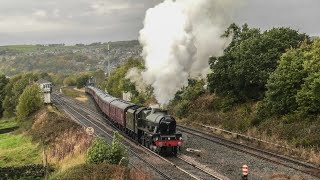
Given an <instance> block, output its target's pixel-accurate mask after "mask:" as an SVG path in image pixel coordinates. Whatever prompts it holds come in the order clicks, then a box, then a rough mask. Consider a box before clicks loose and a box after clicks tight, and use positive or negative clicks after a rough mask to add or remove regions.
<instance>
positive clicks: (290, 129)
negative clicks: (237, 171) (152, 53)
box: [169, 93, 320, 164]
mask: <svg viewBox="0 0 320 180" xmlns="http://www.w3.org/2000/svg"><path fill="white" fill-rule="evenodd" d="M225 101H226V100H225V99H224V98H221V97H217V96H215V95H211V94H208V93H204V94H202V95H200V96H199V97H198V98H195V99H194V100H193V101H188V103H187V104H186V105H185V106H184V105H183V104H181V103H183V102H184V101H179V102H178V103H176V104H173V105H171V106H170V108H169V109H171V113H172V114H174V115H176V116H179V117H180V118H179V121H180V123H181V124H186V125H188V126H189V125H192V126H195V127H197V128H200V126H197V124H198V123H200V124H205V125H210V126H213V127H217V128H222V129H225V130H229V131H232V132H235V133H241V134H244V135H248V136H251V137H255V138H259V139H261V140H265V141H268V142H272V143H275V144H279V145H282V146H285V147H287V148H285V149H280V151H281V152H282V153H284V154H287V155H291V156H294V157H297V158H299V159H304V160H307V161H310V162H313V163H317V164H320V154H319V151H318V149H317V147H318V146H319V145H320V142H319V137H320V132H319V131H318V129H320V122H319V121H309V120H308V119H303V118H301V119H296V120H293V118H295V117H288V116H279V117H270V118H268V119H265V120H264V121H263V122H262V123H261V124H259V125H255V124H254V122H255V121H256V119H257V116H258V110H259V104H260V103H261V102H247V103H242V104H238V105H233V106H230V108H227V109H226V106H225ZM182 113H183V114H182ZM216 133H218V132H216ZM219 133H221V132H219ZM227 138H230V137H229V136H228V137H227ZM261 147H263V148H268V149H270V150H277V151H278V150H279V149H278V147H276V146H269V145H265V144H261Z"/></svg>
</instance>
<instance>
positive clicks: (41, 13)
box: [32, 10, 47, 18]
mask: <svg viewBox="0 0 320 180" xmlns="http://www.w3.org/2000/svg"><path fill="white" fill-rule="evenodd" d="M32 15H33V16H36V17H39V18H45V17H47V11H45V10H36V11H34V12H33V14H32Z"/></svg>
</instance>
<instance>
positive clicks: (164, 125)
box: [85, 86, 183, 155]
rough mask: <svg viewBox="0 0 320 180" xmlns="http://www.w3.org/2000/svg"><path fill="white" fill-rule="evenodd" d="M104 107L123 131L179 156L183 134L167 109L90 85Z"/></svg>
mask: <svg viewBox="0 0 320 180" xmlns="http://www.w3.org/2000/svg"><path fill="white" fill-rule="evenodd" d="M85 92H86V93H87V94H89V95H91V96H92V97H93V99H94V100H95V102H96V104H97V105H98V106H99V108H100V110H101V111H102V112H103V113H104V114H105V115H106V116H107V117H108V118H109V119H110V120H111V121H112V123H114V124H115V125H116V126H117V127H118V128H119V129H120V130H121V131H123V132H125V133H126V134H128V135H129V136H130V137H131V138H132V139H134V140H137V141H138V142H139V143H141V144H142V145H143V146H146V147H148V148H150V149H151V150H153V151H154V152H157V153H159V154H168V153H170V154H173V155H176V154H177V152H178V149H179V147H180V146H181V145H182V143H183V140H182V134H178V133H176V121H175V119H174V118H173V117H172V116H170V115H168V113H167V111H164V110H161V109H159V108H146V107H143V106H139V105H136V104H133V103H130V102H127V101H124V100H121V99H118V98H115V97H112V96H111V95H109V94H107V93H105V92H103V91H102V90H100V89H98V88H95V87H93V86H86V88H85Z"/></svg>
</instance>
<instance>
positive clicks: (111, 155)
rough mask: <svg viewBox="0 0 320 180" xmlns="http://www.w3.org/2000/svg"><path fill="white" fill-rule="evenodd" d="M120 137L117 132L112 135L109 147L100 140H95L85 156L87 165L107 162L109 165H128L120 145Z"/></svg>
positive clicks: (123, 148)
mask: <svg viewBox="0 0 320 180" xmlns="http://www.w3.org/2000/svg"><path fill="white" fill-rule="evenodd" d="M121 140H122V137H121V135H120V134H119V133H118V132H115V133H114V135H113V141H112V144H111V146H110V145H109V144H107V142H106V141H105V140H103V139H101V138H97V139H96V140H95V141H94V142H93V144H92V146H91V147H90V148H89V151H88V154H87V161H88V163H93V164H98V163H102V162H108V163H111V164H121V165H125V166H126V165H127V164H128V154H127V151H126V149H125V147H124V146H123V145H122V144H121Z"/></svg>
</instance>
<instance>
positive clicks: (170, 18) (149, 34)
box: [130, 0, 238, 105]
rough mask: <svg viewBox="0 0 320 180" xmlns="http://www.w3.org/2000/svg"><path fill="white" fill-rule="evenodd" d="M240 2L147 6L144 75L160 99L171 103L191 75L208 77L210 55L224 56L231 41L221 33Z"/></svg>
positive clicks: (194, 0) (195, 0)
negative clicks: (222, 36) (224, 51)
mask: <svg viewBox="0 0 320 180" xmlns="http://www.w3.org/2000/svg"><path fill="white" fill-rule="evenodd" d="M237 6H238V5H236V3H235V2H234V1H232V0H176V1H173V0H165V1H164V2H162V3H161V4H159V5H157V6H155V7H154V8H150V9H149V10H147V12H146V16H145V20H144V28H143V29H142V30H141V31H140V37H139V41H140V43H141V44H142V45H143V52H142V55H143V57H144V60H145V65H146V70H145V71H144V72H142V73H141V75H142V78H143V81H144V83H145V84H147V85H151V86H152V87H153V89H154V95H155V97H156V99H157V101H158V103H160V104H162V105H163V104H168V103H169V102H170V100H172V99H173V98H174V95H175V93H176V92H177V91H179V90H180V89H181V88H182V87H184V86H187V85H188V78H199V77H200V78H206V75H207V73H208V70H209V64H208V59H209V57H210V56H221V55H222V54H223V50H224V48H225V47H226V46H227V45H228V44H229V43H230V38H221V35H222V34H223V32H224V31H225V29H226V28H227V26H228V25H229V24H230V23H231V14H232V12H233V10H234V8H235V7H237ZM130 79H132V78H130Z"/></svg>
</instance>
